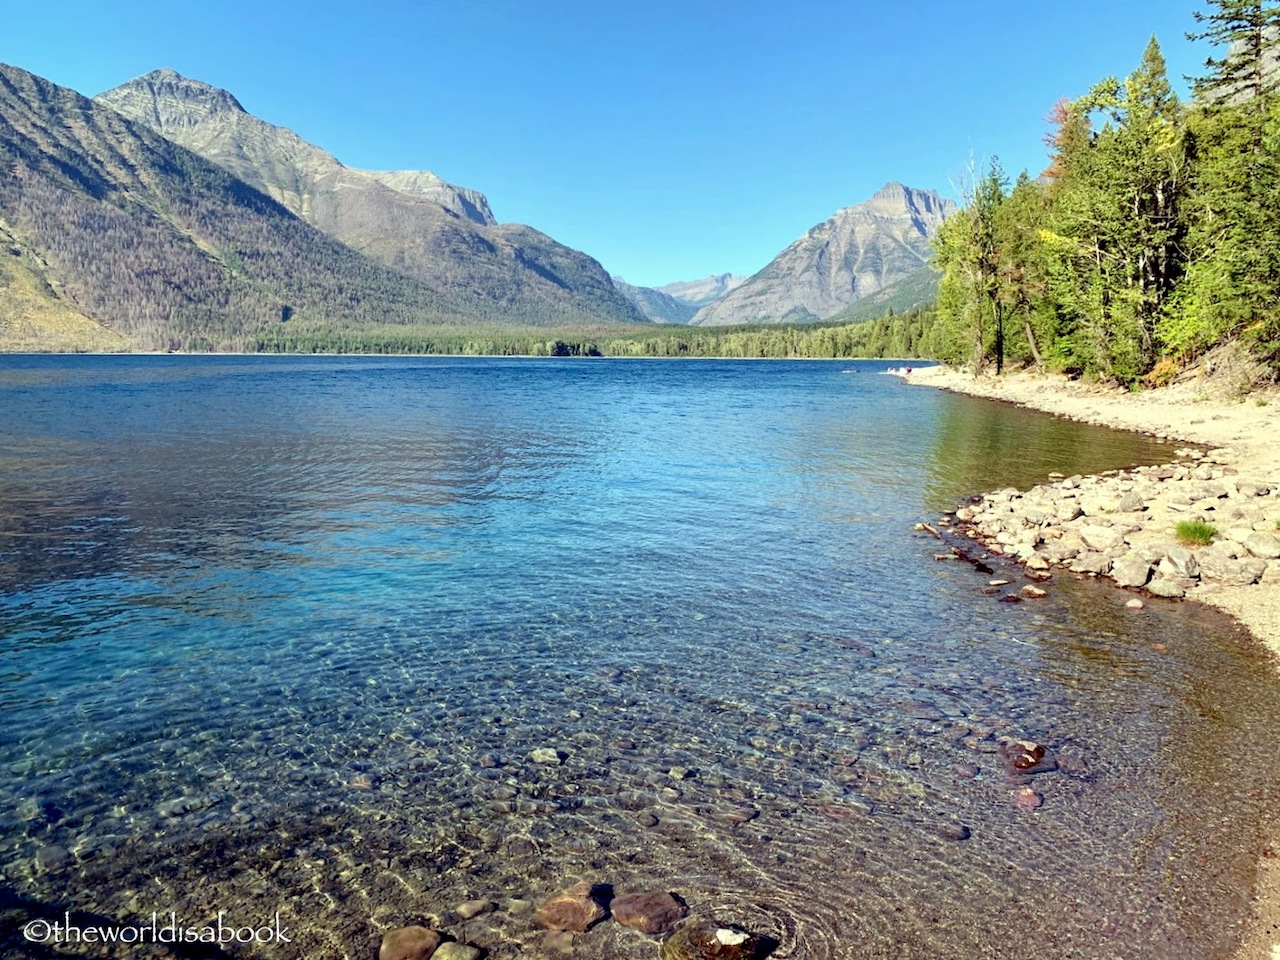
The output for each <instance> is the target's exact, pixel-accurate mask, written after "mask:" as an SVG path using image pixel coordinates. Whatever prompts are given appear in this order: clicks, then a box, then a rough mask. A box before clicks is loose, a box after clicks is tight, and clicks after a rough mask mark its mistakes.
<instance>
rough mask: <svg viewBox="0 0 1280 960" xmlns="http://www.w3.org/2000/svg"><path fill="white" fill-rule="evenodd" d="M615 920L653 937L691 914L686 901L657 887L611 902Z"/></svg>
mask: <svg viewBox="0 0 1280 960" xmlns="http://www.w3.org/2000/svg"><path fill="white" fill-rule="evenodd" d="M609 909H610V911H611V912H612V913H613V919H615V920H617V921H618V923H620V924H622V925H623V926H624V927H629V928H630V929H632V930H639V931H640V932H641V933H647V934H649V935H650V936H661V935H662V934H665V933H667V932H668V931H670V930H671V929H672V928H673V927H674V926H675V925H676V924H677V923H679V922H680V921H681V920H683V919H684V918H685V917H687V916H688V915H689V908H688V907H687V906H686V905H685V903H684V901H683V900H681V899H680V898H678V897H676V896H675V895H674V894H671V893H667V892H665V891H660V890H655V891H651V892H649V893H631V894H627V895H626V896H625V897H618V898H617V899H615V900H614V901H613V902H612V903H611V904H610V905H609Z"/></svg>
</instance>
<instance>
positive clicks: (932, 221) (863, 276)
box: [691, 183, 955, 326]
mask: <svg viewBox="0 0 1280 960" xmlns="http://www.w3.org/2000/svg"><path fill="white" fill-rule="evenodd" d="M954 210H955V204H954V203H952V202H951V201H950V200H943V199H942V198H941V197H940V196H938V194H937V193H935V192H934V191H932V190H916V189H913V188H911V187H905V186H903V185H902V184H900V183H890V184H888V185H887V186H885V187H884V188H882V189H881V190H880V191H879V192H878V193H877V194H876V195H875V196H873V197H872V198H871V199H870V200H867V201H866V202H864V203H859V204H855V205H854V206H851V207H845V208H844V209H843V210H839V211H837V212H836V214H835V215H834V216H833V217H832V218H831V219H830V220H827V221H826V222H824V223H820V224H818V225H817V226H816V227H813V228H812V229H811V230H809V232H808V233H806V234H805V235H804V236H803V237H801V238H800V239H799V240H797V241H796V242H795V243H793V244H791V246H789V247H787V249H785V250H783V251H782V253H780V254H778V256H777V257H775V258H774V259H773V260H772V261H771V262H770V263H769V265H768V266H766V267H765V268H764V269H763V270H761V271H760V272H759V273H757V274H755V275H754V276H753V277H751V278H750V279H748V280H747V281H746V282H745V283H743V284H742V285H741V286H739V287H737V288H736V289H734V290H732V291H730V292H729V293H727V294H726V295H725V296H724V297H723V298H722V299H720V300H717V301H716V302H714V303H712V304H710V305H708V306H706V307H704V308H702V309H701V310H699V311H698V313H697V315H696V316H695V317H694V318H693V320H692V321H691V322H692V323H694V324H696V325H700V326H724V325H728V324H740V323H781V322H808V321H814V320H823V319H826V318H827V317H831V316H833V315H834V314H837V313H839V312H840V311H841V310H843V309H845V308H846V307H848V306H849V305H850V304H852V303H854V302H855V301H857V300H859V299H861V298H863V297H866V296H869V295H870V294H873V293H875V292H876V291H878V290H882V289H883V288H885V287H887V286H889V285H890V284H892V283H894V282H895V281H897V280H901V279H902V278H904V277H906V276H907V275H908V274H910V273H913V272H915V271H916V270H919V269H920V267H921V266H923V265H924V264H926V263H927V262H928V260H929V257H930V248H929V239H930V237H932V236H933V234H934V232H935V231H937V229H938V226H939V225H940V224H941V223H942V221H943V220H944V219H945V218H946V217H947V216H949V215H950V214H951V213H952V212H953V211H954Z"/></svg>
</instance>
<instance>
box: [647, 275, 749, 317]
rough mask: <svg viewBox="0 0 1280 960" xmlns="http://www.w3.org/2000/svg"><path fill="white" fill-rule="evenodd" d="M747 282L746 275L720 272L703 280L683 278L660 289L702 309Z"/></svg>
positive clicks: (682, 301) (659, 288) (680, 300)
mask: <svg viewBox="0 0 1280 960" xmlns="http://www.w3.org/2000/svg"><path fill="white" fill-rule="evenodd" d="M746 282H747V278H746V277H735V276H734V275H733V274H731V273H720V274H716V275H714V276H710V277H703V278H702V279H701V280H683V281H679V282H677V283H667V284H663V285H662V286H661V287H658V290H659V291H660V292H662V293H665V294H667V295H669V296H671V297H674V298H675V299H676V300H678V301H679V302H681V303H684V304H688V305H689V306H691V307H697V308H699V309H701V308H702V307H705V306H707V305H708V304H711V303H715V302H716V301H717V300H720V299H721V298H723V297H725V296H727V295H728V294H729V293H730V292H732V291H734V290H736V289H738V287H740V286H742V285H743V284H744V283H746Z"/></svg>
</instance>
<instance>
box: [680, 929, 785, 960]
mask: <svg viewBox="0 0 1280 960" xmlns="http://www.w3.org/2000/svg"><path fill="white" fill-rule="evenodd" d="M774 946H775V944H774V942H773V941H772V940H770V939H769V938H767V937H758V936H755V935H754V934H752V933H749V932H748V931H746V930H744V929H743V928H742V927H739V926H736V925H733V924H729V925H721V924H719V923H715V922H711V921H707V922H703V923H691V924H688V925H686V926H683V927H681V928H680V929H679V930H677V931H676V932H675V935H674V936H672V937H671V939H670V940H668V941H667V942H666V943H664V944H663V945H662V950H661V951H660V952H659V957H660V958H661V960H758V958H761V957H765V956H768V954H769V952H770V951H771V950H772V949H773V947H774Z"/></svg>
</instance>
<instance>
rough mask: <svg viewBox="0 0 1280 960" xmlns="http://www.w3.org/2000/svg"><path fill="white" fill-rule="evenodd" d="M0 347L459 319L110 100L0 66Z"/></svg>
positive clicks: (464, 313)
mask: <svg viewBox="0 0 1280 960" xmlns="http://www.w3.org/2000/svg"><path fill="white" fill-rule="evenodd" d="M0 170H3V176H0V261H3V263H4V266H3V267H2V268H0V283H3V285H4V291H3V293H4V295H3V296H2V297H0V301H2V302H3V303H4V309H3V310H0V347H3V348H6V349H19V348H22V347H26V348H28V349H30V348H39V349H55V348H57V349H104V348H106V349H109V348H117V349H118V348H124V347H126V346H127V347H129V348H132V349H142V350H164V349H196V350H201V349H215V348H218V349H228V350H237V349H252V348H253V346H254V344H255V342H256V338H257V337H258V336H260V335H261V334H263V333H264V332H265V331H272V332H273V333H274V334H276V335H278V334H279V333H280V331H282V330H297V329H302V330H310V331H314V330H323V331H333V332H335V334H336V333H339V332H340V331H342V330H344V329H350V328H351V327H352V326H356V325H364V326H366V327H375V326H378V327H380V326H386V325H396V324H442V323H462V322H468V321H471V320H472V318H473V316H474V310H475V308H476V306H477V305H476V304H475V303H472V302H467V301H465V300H464V299H460V298H457V297H455V296H453V295H452V294H451V293H446V292H442V291H440V290H438V289H435V288H433V287H432V286H431V285H430V284H427V283H424V282H422V281H421V280H416V279H413V278H411V277H407V276H405V275H403V274H400V273H397V272H396V271H394V270H391V269H389V268H388V267H386V266H384V265H382V264H379V263H376V262H374V261H372V260H370V259H369V258H367V257H365V256H363V255H362V254H360V253H357V252H356V251H354V250H351V249H350V248H348V247H346V246H344V245H342V244H341V243H338V242H337V241H336V240H334V239H332V238H331V237H328V236H326V235H325V234H323V233H321V232H320V231H319V230H317V229H316V228H314V227H312V226H311V225H310V224H307V223H305V222H304V221H302V220H300V219H298V218H297V217H295V216H294V215H293V214H292V213H290V212H289V211H288V210H286V209H285V208H284V207H283V206H281V205H280V204H279V203H277V202H276V201H275V200H272V199H270V198H269V197H267V196H264V195H263V194H262V193H259V192H258V191H257V190H255V189H253V188H252V187H250V186H248V185H246V184H245V183H243V182H241V181H239V180H237V179H236V178H234V177H233V176H231V174H229V173H227V172H226V171H225V170H223V169H221V168H220V167H217V166H215V165H214V164H212V163H210V162H208V161H207V160H204V159H202V158H201V157H199V156H197V155H196V154H194V153H192V152H190V151H189V150H186V149H184V148H183V147H180V146H178V145H177V144H175V143H173V142H171V141H169V140H166V139H165V138H164V137H161V136H160V135H159V134H157V133H155V132H153V131H152V130H150V129H149V128H147V127H145V126H143V125H141V124H135V123H133V122H131V121H129V120H127V119H125V118H124V117H123V116H121V115H120V114H119V113H117V112H115V111H114V110H111V109H109V108H108V107H105V106H102V105H100V104H95V103H94V102H93V101H91V100H88V99H86V98H85V97H82V96H81V95H80V94H78V93H76V92H75V91H74V90H69V89H67V88H65V87H59V86H57V85H56V84H53V83H50V82H49V81H47V80H43V79H41V78H39V77H37V76H34V75H33V74H30V73H28V72H26V71H25V70H20V69H18V68H16V67H10V66H5V65H0Z"/></svg>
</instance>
